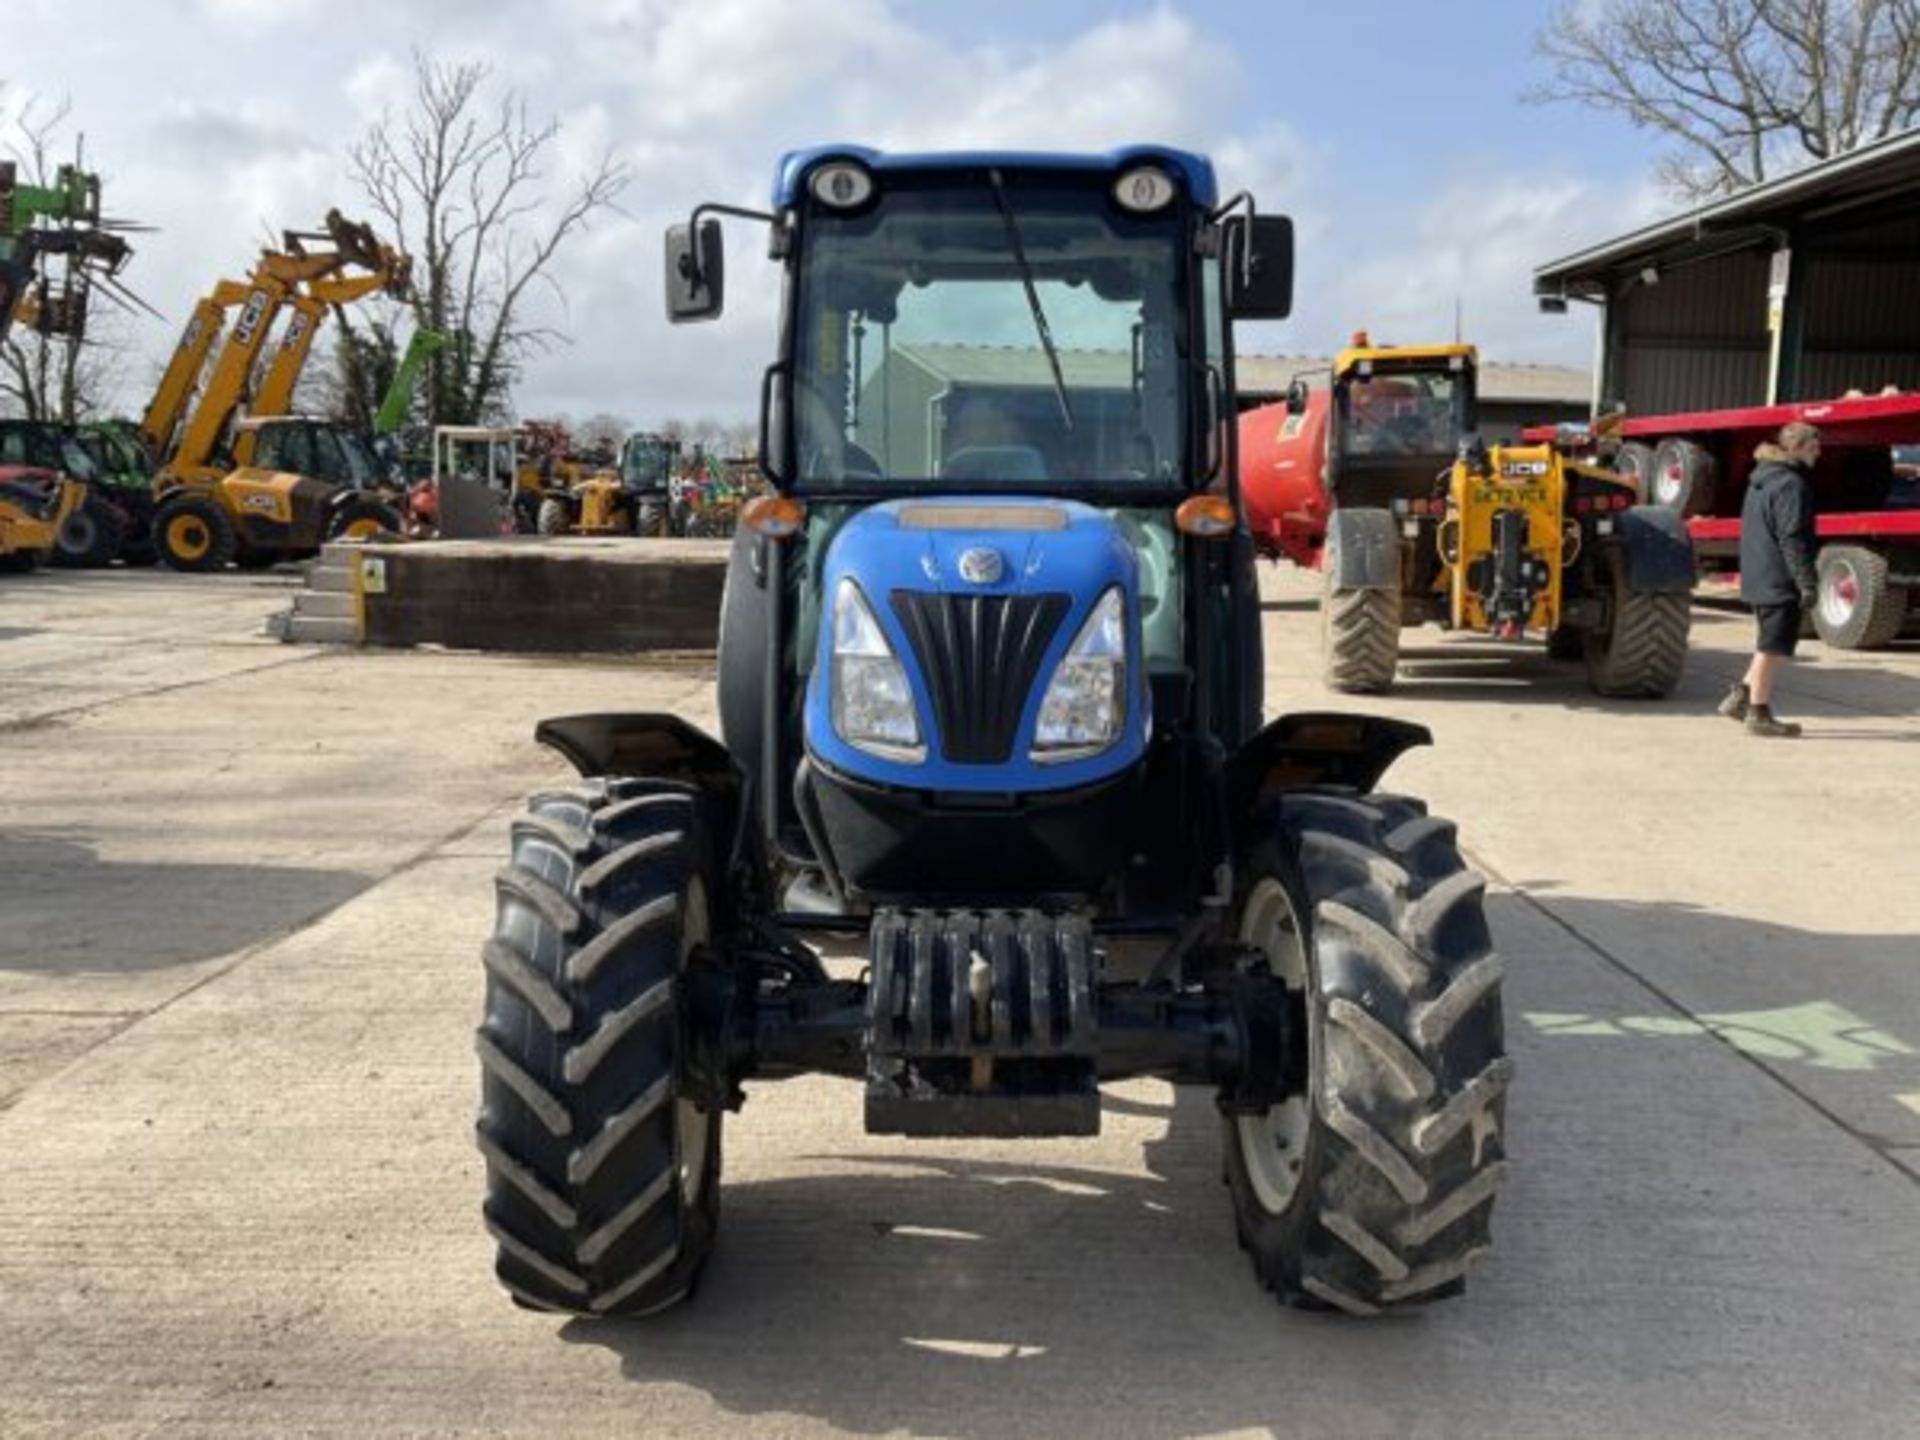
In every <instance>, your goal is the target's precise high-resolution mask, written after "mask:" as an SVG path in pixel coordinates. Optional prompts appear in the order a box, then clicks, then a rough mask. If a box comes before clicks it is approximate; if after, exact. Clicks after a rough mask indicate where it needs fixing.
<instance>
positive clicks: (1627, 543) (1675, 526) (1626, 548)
mask: <svg viewBox="0 0 1920 1440" xmlns="http://www.w3.org/2000/svg"><path fill="white" fill-rule="evenodd" d="M1614 523H1615V524H1616V525H1617V526H1618V527H1619V528H1618V529H1617V530H1616V531H1615V534H1616V535H1617V536H1618V538H1619V544H1620V548H1621V550H1622V551H1623V552H1624V554H1625V557H1626V562H1627V584H1628V586H1629V587H1631V588H1632V589H1635V590H1646V591H1673V590H1691V589H1693V580H1694V573H1693V539H1692V537H1691V536H1690V535H1688V534H1687V522H1686V521H1685V520H1684V519H1682V518H1681V516H1680V512H1679V511H1678V510H1670V509H1667V508H1665V507H1664V506H1657V505H1642V506H1638V507H1636V508H1634V509H1632V510H1625V511H1622V512H1621V513H1620V514H1619V515H1618V516H1616V517H1615V521H1614Z"/></svg>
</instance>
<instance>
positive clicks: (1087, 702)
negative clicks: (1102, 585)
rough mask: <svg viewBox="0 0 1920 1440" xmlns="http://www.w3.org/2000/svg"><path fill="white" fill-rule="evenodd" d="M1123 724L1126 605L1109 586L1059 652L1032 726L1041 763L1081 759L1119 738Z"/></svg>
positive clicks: (1125, 711)
mask: <svg viewBox="0 0 1920 1440" xmlns="http://www.w3.org/2000/svg"><path fill="white" fill-rule="evenodd" d="M1126 723H1127V607H1126V602H1125V601H1124V600H1122V599H1121V597H1120V591H1119V590H1118V589H1113V590H1109V591H1107V593H1106V594H1104V595H1102V596H1101V597H1100V599H1099V602H1098V603H1097V604H1095V605H1094V607H1093V613H1092V614H1091V615H1089V616H1088V617H1087V623H1086V624H1084V625H1082V626H1081V627H1080V633H1079V634H1078V635H1076V636H1074V637H1073V644H1071V645H1069V646H1068V647H1067V653H1066V654H1065V655H1063V656H1061V657H1060V663H1059V665H1058V666H1056V667H1055V669H1054V672H1053V678H1052V679H1051V680H1049V681H1048V682H1047V691H1046V694H1045V695H1043V696H1041V698H1040V718H1039V721H1038V723H1037V724H1036V725H1035V726H1034V731H1033V758H1034V759H1035V760H1036V761H1038V762H1040V763H1041V764H1047V763H1049V762H1052V763H1058V762H1060V761H1063V760H1083V759H1085V758H1086V757H1087V756H1089V755H1097V754H1099V753H1100V752H1101V751H1102V750H1105V749H1106V748H1107V747H1108V746H1109V745H1111V744H1113V743H1114V741H1116V740H1118V739H1119V738H1120V732H1121V730H1122V729H1123V728H1124V727H1125V725H1126Z"/></svg>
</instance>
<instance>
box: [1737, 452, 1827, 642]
mask: <svg viewBox="0 0 1920 1440" xmlns="http://www.w3.org/2000/svg"><path fill="white" fill-rule="evenodd" d="M1754 458H1755V459H1757V460H1758V461H1759V462H1760V463H1759V464H1758V465H1756V466H1755V467H1754V470H1753V478H1752V479H1751V480H1749V481H1748V482H1747V498H1746V500H1745V501H1743V502H1742V503H1741V506H1740V598H1741V599H1742V600H1744V601H1746V602H1747V604H1749V605H1786V604H1791V603H1792V602H1794V601H1796V600H1798V599H1799V598H1800V597H1801V596H1802V595H1808V594H1811V593H1812V592H1813V589H1814V585H1815V577H1814V570H1813V492H1812V489H1811V487H1809V486H1808V484H1807V472H1806V469H1805V467H1804V466H1801V465H1797V464H1794V463H1792V462H1790V461H1789V460H1788V459H1787V457H1786V453H1785V452H1784V451H1782V450H1781V449H1780V448H1779V447H1778V446H1774V445H1762V446H1761V447H1760V448H1759V449H1758V450H1756V451H1755V452H1754Z"/></svg>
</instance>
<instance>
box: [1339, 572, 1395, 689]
mask: <svg viewBox="0 0 1920 1440" xmlns="http://www.w3.org/2000/svg"><path fill="white" fill-rule="evenodd" d="M1320 617H1321V622H1320V623H1321V639H1322V646H1323V652H1324V658H1325V663H1326V680H1327V687H1328V688H1329V689H1332V690H1339V691H1342V692H1344V693H1347V694H1357V695H1376V694H1379V693H1380V692H1381V691H1383V690H1385V689H1387V688H1388V687H1389V686H1390V685H1392V684H1393V672H1394V670H1395V668H1396V667H1397V666H1398V665H1399V663H1400V592H1399V591H1398V590H1347V589H1342V588H1339V587H1336V586H1333V585H1329V586H1328V587H1327V592H1326V594H1325V595H1324V596H1323V597H1322V598H1321V601H1320Z"/></svg>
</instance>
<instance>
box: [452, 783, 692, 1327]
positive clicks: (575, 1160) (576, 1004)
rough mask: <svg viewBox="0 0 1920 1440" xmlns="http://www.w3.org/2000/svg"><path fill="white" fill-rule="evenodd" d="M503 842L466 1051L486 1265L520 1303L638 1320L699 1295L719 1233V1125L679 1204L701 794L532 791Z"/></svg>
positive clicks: (622, 787) (608, 786)
mask: <svg viewBox="0 0 1920 1440" xmlns="http://www.w3.org/2000/svg"><path fill="white" fill-rule="evenodd" d="M511 843H512V862H511V864H510V865H509V866H508V867H507V868H506V869H504V870H502V871H501V872H500V875H499V877H498V882H497V886H496V890H497V898H498V915H497V921H496V925H495V929H494V934H493V937H492V938H491V939H490V940H489V941H488V942H487V943H486V945H485V947H484V949H483V951H482V956H481V958H482V963H483V964H484V966H485V970H486V976H487V1007H486V1016H485V1019H484V1020H483V1022H482V1024H481V1026H480V1030H479V1033H478V1035H477V1036H476V1039H475V1046H476V1049H477V1051H478V1054H479V1061H480V1069H481V1112H480V1120H479V1126H478V1133H477V1140H478V1143H479V1147H480V1151H481V1153H482V1155H483V1156H485V1158H486V1162H487V1197H486V1203H485V1215H486V1223H487V1228H488V1230H489V1231H490V1232H491V1233H492V1235H493V1237H494V1240H495V1243H496V1246H497V1251H496V1258H495V1271H496V1273H497V1274H498V1276H499V1278H500V1281H501V1283H502V1284H503V1285H505V1287H506V1288H507V1290H508V1291H509V1293H510V1294H512V1295H513V1297H514V1298H515V1299H516V1300H517V1301H519V1302H520V1303H522V1304H524V1305H527V1306H530V1307H532V1308H536V1309H543V1310H558V1311H567V1312H572V1313H577V1314H593V1315H606V1314H623V1315H643V1314H649V1313H652V1312H654V1311H656V1310H660V1309H664V1308H665V1307H666V1306H668V1305H671V1304H672V1303H674V1302H675V1301H676V1300H679V1299H681V1298H684V1297H685V1296H686V1295H687V1294H689V1293H691V1291H692V1289H693V1286H694V1285H695V1283H696V1282H697V1280H698V1277H699V1272H700V1268H701V1266H702V1265H703V1264H704V1262H705V1260H706V1256H707V1253H708V1251H709V1250H710V1248H711V1246H712V1241H713V1233H714V1228H715V1224H716V1222H717V1219H718V1213H717V1206H718V1193H719V1144H720V1130H719V1126H720V1117H719V1116H717V1115H713V1116H709V1117H708V1137H709V1142H708V1152H707V1156H706V1157H705V1166H704V1174H703V1178H702V1180H701V1183H700V1186H699V1198H698V1200H697V1202H695V1203H694V1204H691V1205H689V1204H688V1203H686V1198H685V1196H684V1194H683V1193H682V1186H681V1183H680V1166H681V1158H682V1157H680V1156H679V1154H678V1153H677V1145H678V1138H677V1135H676V1127H675V1106H676V1097H677V1078H676V1077H677V1067H678V1064H679V1053H678V1052H679V1038H678V1031H677V1024H678V1020H677V1006H676V1004H675V1000H676V993H677V985H678V976H679V970H680V964H681V957H682V952H683V949H684V946H683V938H684V925H685V923H686V920H687V904H688V901H687V896H688V895H689V893H690V890H689V887H690V885H691V884H692V883H693V882H694V881H696V880H698V879H700V878H701V877H702V875H703V871H704V856H703V854H702V853H701V849H700V845H701V839H700V836H699V834H698V825H697V822H696V817H695V802H694V797H693V795H692V793H691V792H690V790H688V789H687V787H684V786H679V785H674V784H671V783H668V782H656V781H640V780H595V781H587V782H584V783H583V784H581V785H579V786H577V787H572V788H569V789H565V790H554V791H548V792H545V793H542V794H538V795H535V796H534V797H533V798H532V799H531V800H530V801H529V802H528V813H527V814H526V815H525V816H523V817H521V818H520V819H519V820H517V821H516V822H515V823H514V825H513V827H512V841H511Z"/></svg>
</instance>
